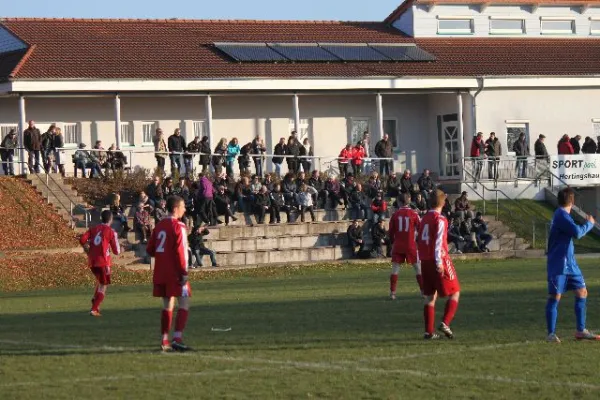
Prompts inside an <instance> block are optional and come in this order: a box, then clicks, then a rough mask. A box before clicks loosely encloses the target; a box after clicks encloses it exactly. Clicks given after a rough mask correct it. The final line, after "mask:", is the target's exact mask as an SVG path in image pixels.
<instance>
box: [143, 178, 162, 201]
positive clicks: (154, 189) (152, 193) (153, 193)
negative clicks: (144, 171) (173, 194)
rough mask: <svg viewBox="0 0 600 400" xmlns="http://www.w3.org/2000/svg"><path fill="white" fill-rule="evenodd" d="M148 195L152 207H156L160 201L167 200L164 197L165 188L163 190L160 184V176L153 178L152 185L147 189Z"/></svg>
mask: <svg viewBox="0 0 600 400" xmlns="http://www.w3.org/2000/svg"><path fill="white" fill-rule="evenodd" d="M146 194H147V195H148V198H149V199H150V205H151V206H152V207H155V206H156V203H158V201H159V200H160V199H164V198H165V196H164V195H163V188H162V185H161V184H160V177H159V176H155V177H154V178H152V183H150V184H149V185H148V186H147V187H146Z"/></svg>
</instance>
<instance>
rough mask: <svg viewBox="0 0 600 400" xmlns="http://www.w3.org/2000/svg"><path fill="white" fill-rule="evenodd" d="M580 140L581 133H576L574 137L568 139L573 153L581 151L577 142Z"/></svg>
mask: <svg viewBox="0 0 600 400" xmlns="http://www.w3.org/2000/svg"><path fill="white" fill-rule="evenodd" d="M580 140H581V135H577V136H575V137H574V138H571V140H569V143H571V146H572V147H573V154H579V153H581V145H580V144H579V141H580Z"/></svg>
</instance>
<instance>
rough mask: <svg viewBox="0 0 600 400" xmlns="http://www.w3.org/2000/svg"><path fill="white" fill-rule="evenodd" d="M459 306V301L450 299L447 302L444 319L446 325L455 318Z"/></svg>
mask: <svg viewBox="0 0 600 400" xmlns="http://www.w3.org/2000/svg"><path fill="white" fill-rule="evenodd" d="M457 308H458V301H456V300H452V299H448V301H447V302H446V308H445V309H444V319H443V320H442V321H443V322H444V323H445V324H446V325H448V326H450V323H451V322H452V320H453V319H454V315H455V314H456V309H457Z"/></svg>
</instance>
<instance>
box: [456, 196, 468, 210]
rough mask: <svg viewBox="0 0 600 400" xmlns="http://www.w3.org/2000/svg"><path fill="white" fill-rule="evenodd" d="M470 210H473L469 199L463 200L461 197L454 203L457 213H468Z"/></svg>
mask: <svg viewBox="0 0 600 400" xmlns="http://www.w3.org/2000/svg"><path fill="white" fill-rule="evenodd" d="M470 208H471V205H470V204H469V200H468V199H463V198H462V197H459V198H458V199H456V201H455V202H454V210H455V211H467V210H469V209H470Z"/></svg>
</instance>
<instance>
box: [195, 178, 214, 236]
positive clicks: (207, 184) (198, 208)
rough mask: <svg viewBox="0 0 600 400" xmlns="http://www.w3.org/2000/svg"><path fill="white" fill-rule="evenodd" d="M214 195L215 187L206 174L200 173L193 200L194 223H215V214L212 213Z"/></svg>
mask: <svg viewBox="0 0 600 400" xmlns="http://www.w3.org/2000/svg"><path fill="white" fill-rule="evenodd" d="M214 195H215V188H214V186H213V184H212V182H211V181H210V179H208V176H207V174H200V180H199V181H198V189H197V192H196V202H195V213H196V222H195V224H196V225H201V224H202V223H205V224H210V225H215V223H217V222H218V221H216V219H217V216H216V215H213V205H214Z"/></svg>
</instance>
